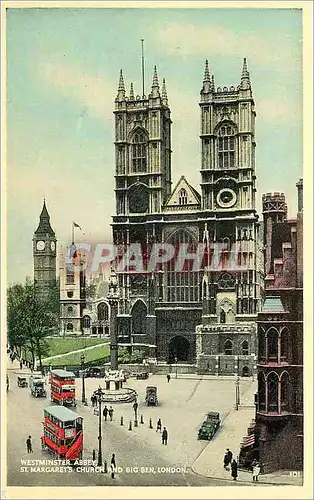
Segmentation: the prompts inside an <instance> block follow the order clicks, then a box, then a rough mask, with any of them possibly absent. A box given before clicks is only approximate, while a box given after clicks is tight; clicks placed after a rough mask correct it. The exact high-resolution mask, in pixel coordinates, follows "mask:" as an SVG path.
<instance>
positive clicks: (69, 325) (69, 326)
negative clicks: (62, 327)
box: [67, 323, 73, 332]
mask: <svg viewBox="0 0 314 500" xmlns="http://www.w3.org/2000/svg"><path fill="white" fill-rule="evenodd" d="M67 331H68V332H73V324H72V323H68V324H67Z"/></svg>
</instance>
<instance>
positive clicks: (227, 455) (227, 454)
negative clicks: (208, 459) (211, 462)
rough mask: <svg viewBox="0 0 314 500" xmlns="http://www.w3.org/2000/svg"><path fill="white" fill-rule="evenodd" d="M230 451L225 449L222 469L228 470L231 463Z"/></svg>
mask: <svg viewBox="0 0 314 500" xmlns="http://www.w3.org/2000/svg"><path fill="white" fill-rule="evenodd" d="M232 456H233V454H232V451H230V450H229V448H227V449H226V452H225V455H224V468H225V469H226V470H228V467H229V464H230V463H231V460H232Z"/></svg>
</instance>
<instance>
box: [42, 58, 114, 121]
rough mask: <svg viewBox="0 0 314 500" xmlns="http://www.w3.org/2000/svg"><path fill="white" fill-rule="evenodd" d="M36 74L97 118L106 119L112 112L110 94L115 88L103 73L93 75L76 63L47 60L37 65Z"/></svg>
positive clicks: (49, 85) (111, 94)
mask: <svg viewBox="0 0 314 500" xmlns="http://www.w3.org/2000/svg"><path fill="white" fill-rule="evenodd" d="M38 74H39V77H40V79H41V80H42V81H44V83H45V85H46V86H47V87H54V88H57V89H58V90H59V91H60V92H61V93H63V94H64V95H65V96H66V97H68V98H70V99H72V100H74V101H76V102H77V103H78V104H79V105H80V106H81V107H83V109H84V110H86V111H87V110H88V111H90V112H92V113H93V114H94V115H95V116H97V117H98V118H102V119H103V118H106V119H107V118H108V115H109V116H110V114H111V113H112V109H113V102H112V101H113V99H112V96H114V95H115V93H116V90H117V88H116V87H115V86H114V84H113V83H112V82H108V81H106V79H105V77H104V75H100V76H98V75H93V74H91V73H90V71H88V72H87V71H86V70H85V69H84V68H82V67H79V66H78V65H77V66H75V65H74V64H72V65H69V64H61V63H59V62H49V61H48V62H44V63H42V64H40V65H39V66H38Z"/></svg>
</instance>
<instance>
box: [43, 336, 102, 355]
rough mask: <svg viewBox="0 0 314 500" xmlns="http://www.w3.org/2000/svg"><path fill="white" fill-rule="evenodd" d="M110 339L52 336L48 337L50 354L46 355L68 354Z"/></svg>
mask: <svg viewBox="0 0 314 500" xmlns="http://www.w3.org/2000/svg"><path fill="white" fill-rule="evenodd" d="M107 341H108V339H107V338H106V339H90V338H82V337H80V338H70V339H67V338H65V339H63V338H50V339H47V342H48V343H49V354H47V356H45V357H48V356H49V357H50V356H56V355H57V354H66V353H67V352H71V351H77V350H78V349H84V347H90V346H92V345H97V344H104V343H105V342H107Z"/></svg>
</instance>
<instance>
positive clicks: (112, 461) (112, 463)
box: [110, 453, 116, 479]
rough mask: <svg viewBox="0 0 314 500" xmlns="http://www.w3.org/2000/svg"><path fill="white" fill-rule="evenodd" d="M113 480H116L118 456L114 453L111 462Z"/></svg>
mask: <svg viewBox="0 0 314 500" xmlns="http://www.w3.org/2000/svg"><path fill="white" fill-rule="evenodd" d="M110 470H111V479H114V473H115V471H116V456H115V454H114V453H113V454H112V457H111V461H110Z"/></svg>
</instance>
